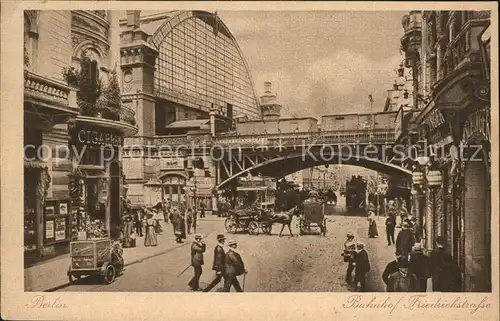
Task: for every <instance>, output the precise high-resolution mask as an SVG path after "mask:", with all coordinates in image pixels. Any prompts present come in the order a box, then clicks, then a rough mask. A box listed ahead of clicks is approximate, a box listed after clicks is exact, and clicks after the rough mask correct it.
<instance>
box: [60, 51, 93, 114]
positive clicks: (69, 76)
mask: <svg viewBox="0 0 500 321" xmlns="http://www.w3.org/2000/svg"><path fill="white" fill-rule="evenodd" d="M92 63H93V62H92V61H91V60H90V59H89V58H88V57H87V56H86V54H85V52H82V54H81V57H80V70H76V69H75V68H74V67H69V68H63V72H62V73H63V77H64V80H66V82H67V83H68V85H70V86H74V87H77V88H78V89H79V91H78V93H77V104H78V106H79V107H80V111H81V113H82V115H83V116H90V117H94V116H99V114H100V112H101V106H100V105H101V104H100V103H99V97H100V96H101V92H102V82H101V79H100V78H99V77H98V75H97V71H94V74H93V73H92Z"/></svg>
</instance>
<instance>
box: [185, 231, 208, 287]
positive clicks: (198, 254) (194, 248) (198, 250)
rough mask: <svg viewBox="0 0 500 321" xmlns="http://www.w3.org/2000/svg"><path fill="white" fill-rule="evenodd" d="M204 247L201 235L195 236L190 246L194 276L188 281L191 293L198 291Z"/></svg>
mask: <svg viewBox="0 0 500 321" xmlns="http://www.w3.org/2000/svg"><path fill="white" fill-rule="evenodd" d="M205 249H206V245H205V243H203V241H202V240H201V234H196V235H195V236H194V242H193V244H192V245H191V265H192V266H193V268H194V276H193V278H192V279H191V281H189V283H188V285H189V287H190V288H191V290H193V291H200V290H201V289H200V277H201V273H202V272H203V271H202V268H201V266H202V265H203V263H204V262H203V253H204V252H205Z"/></svg>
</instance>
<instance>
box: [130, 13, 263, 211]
mask: <svg viewBox="0 0 500 321" xmlns="http://www.w3.org/2000/svg"><path fill="white" fill-rule="evenodd" d="M120 27H121V49H120V54H121V72H122V79H123V96H122V97H123V100H124V102H125V104H127V105H128V106H130V108H131V109H133V110H134V111H135V113H136V115H137V120H138V124H139V132H138V133H137V135H136V136H134V137H133V138H129V139H126V141H125V148H124V150H123V153H122V157H123V164H124V172H125V176H126V181H127V185H128V197H129V199H130V200H131V202H132V203H134V204H142V205H155V204H157V203H158V202H163V201H166V200H167V199H169V200H170V201H171V202H173V203H174V204H175V203H183V202H185V201H186V197H187V196H186V193H190V195H193V196H194V195H195V196H196V197H193V198H192V199H196V202H198V203H197V204H194V206H198V205H199V202H204V203H205V206H206V207H207V208H208V209H214V208H215V206H216V205H215V191H214V188H215V186H216V184H217V182H216V177H217V175H216V166H215V164H214V162H213V160H212V159H211V157H209V156H208V153H207V151H206V150H204V149H203V148H202V147H201V146H198V145H199V144H202V142H203V141H206V140H210V139H211V137H212V136H213V135H214V134H215V133H220V132H224V131H229V130H231V129H234V120H236V119H258V118H261V111H260V107H259V99H258V97H257V95H256V91H255V88H254V84H253V82H252V78H251V76H250V72H249V69H248V65H247V63H246V61H245V58H244V56H243V53H242V52H241V49H240V48H239V46H238V43H237V42H236V39H235V38H234V37H233V35H232V34H231V32H230V30H229V29H228V28H227V26H226V25H225V24H224V22H223V21H222V20H221V19H220V18H219V17H218V16H217V15H216V14H214V13H210V12H204V11H169V12H162V13H158V14H153V15H141V13H140V12H139V11H127V14H126V18H124V19H121V20H120ZM193 145H196V146H197V147H196V148H194V149H192V148H191V146H193ZM193 150H195V152H194V154H193V152H192V151H193ZM190 206H192V205H190Z"/></svg>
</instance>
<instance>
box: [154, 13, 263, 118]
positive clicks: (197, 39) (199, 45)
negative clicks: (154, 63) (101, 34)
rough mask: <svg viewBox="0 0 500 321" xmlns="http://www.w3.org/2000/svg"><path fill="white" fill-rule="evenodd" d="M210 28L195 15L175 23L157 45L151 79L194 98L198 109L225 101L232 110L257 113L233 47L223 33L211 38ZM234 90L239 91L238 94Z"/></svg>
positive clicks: (255, 103)
mask: <svg viewBox="0 0 500 321" xmlns="http://www.w3.org/2000/svg"><path fill="white" fill-rule="evenodd" d="M212 31H213V30H212V27H211V26H208V25H207V24H206V23H205V22H204V21H202V20H201V19H198V18H196V17H194V18H192V19H187V20H184V21H182V22H181V24H180V25H177V26H176V27H175V29H173V31H172V32H170V34H169V35H167V36H166V37H165V39H164V40H163V43H162V44H161V45H160V59H159V60H158V69H157V70H156V72H155V78H157V79H162V80H163V81H166V82H167V83H173V84H175V86H174V87H175V88H174V89H175V90H178V91H184V92H185V93H187V95H188V96H190V97H196V98H197V99H198V102H197V103H198V104H200V108H202V107H201V105H203V106H206V105H207V104H210V103H212V102H221V101H227V102H228V103H231V104H232V105H233V106H234V109H235V113H242V112H243V113H244V114H247V115H249V116H250V115H252V116H257V115H258V114H259V111H258V107H257V106H258V105H257V101H256V100H255V98H254V92H253V88H252V85H251V81H250V79H249V75H248V73H247V70H246V68H245V64H244V61H243V60H242V58H241V57H240V55H239V53H238V50H237V47H236V46H235V44H234V43H233V42H232V40H231V39H229V38H228V37H226V36H224V35H223V34H220V36H219V37H217V38H214V35H213V33H212ZM170 50H172V51H170ZM170 70H171V71H170ZM155 85H156V88H155V89H156V90H158V91H162V90H163V88H162V87H161V83H158V82H155ZM237 91H238V92H240V93H241V94H240V96H239V97H238V96H237ZM186 99H188V98H186ZM243 103H244V104H245V107H246V108H245V109H243V108H244V106H243ZM238 110H239V112H238Z"/></svg>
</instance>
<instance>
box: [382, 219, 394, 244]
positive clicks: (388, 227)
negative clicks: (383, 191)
mask: <svg viewBox="0 0 500 321" xmlns="http://www.w3.org/2000/svg"><path fill="white" fill-rule="evenodd" d="M395 228H396V217H395V216H394V215H389V216H388V217H387V219H386V220H385V233H386V234H387V245H391V244H396V242H394V229H395ZM391 241H392V242H391Z"/></svg>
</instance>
